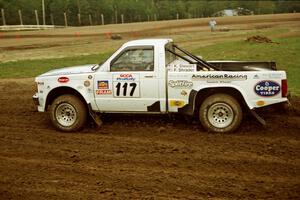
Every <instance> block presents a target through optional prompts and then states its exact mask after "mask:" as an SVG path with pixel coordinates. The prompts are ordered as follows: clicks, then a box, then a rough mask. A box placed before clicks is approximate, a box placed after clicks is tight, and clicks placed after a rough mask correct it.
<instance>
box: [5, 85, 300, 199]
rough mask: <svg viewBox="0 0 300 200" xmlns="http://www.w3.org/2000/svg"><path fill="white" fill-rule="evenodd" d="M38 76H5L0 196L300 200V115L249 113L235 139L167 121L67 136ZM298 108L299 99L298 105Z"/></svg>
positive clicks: (131, 121) (139, 121)
mask: <svg viewBox="0 0 300 200" xmlns="http://www.w3.org/2000/svg"><path fill="white" fill-rule="evenodd" d="M34 91H35V88H34V84H33V79H10V80H3V79H2V80H0V92H1V96H0V177H1V179H0V199H129V198H133V199H241V198H247V199H259V198H260V199H299V197H300V159H299V155H300V136H299V129H300V115H299V112H298V113H297V112H292V113H289V114H283V113H280V112H275V113H274V112H271V111H269V112H264V114H263V116H264V118H265V119H266V120H267V123H268V125H267V127H266V128H262V127H261V126H260V125H259V124H258V123H257V122H256V121H255V120H254V119H253V118H251V117H250V116H246V118H245V119H244V121H243V124H242V127H241V128H240V130H239V131H238V132H236V133H234V134H229V135H220V134H211V133H206V132H205V131H204V130H203V128H202V127H201V126H200V125H197V124H186V123H185V122H184V120H183V119H180V118H177V119H175V120H171V119H168V118H167V117H163V116H153V117H147V116H140V117H139V116H122V117H118V116H113V115H108V116H105V117H104V118H103V120H104V125H103V126H102V128H100V129H95V128H93V127H92V125H88V126H87V128H85V129H84V130H82V131H80V132H77V133H61V132H58V131H56V130H55V129H54V128H53V126H52V125H51V124H50V120H49V118H48V115H47V114H46V113H38V112H36V111H35V108H34V106H33V103H32V101H31V96H32V94H33V93H34ZM293 103H294V106H295V108H299V105H300V99H294V101H293Z"/></svg>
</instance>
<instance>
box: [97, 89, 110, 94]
mask: <svg viewBox="0 0 300 200" xmlns="http://www.w3.org/2000/svg"><path fill="white" fill-rule="evenodd" d="M96 94H97V95H104V94H112V91H111V90H96Z"/></svg>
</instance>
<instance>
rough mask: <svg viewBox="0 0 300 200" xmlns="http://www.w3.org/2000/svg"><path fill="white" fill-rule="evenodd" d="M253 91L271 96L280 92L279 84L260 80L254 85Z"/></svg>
mask: <svg viewBox="0 0 300 200" xmlns="http://www.w3.org/2000/svg"><path fill="white" fill-rule="evenodd" d="M254 91H255V93H256V94H257V95H259V96H262V97H271V96H275V95H277V94H278V93H279V92H280V85H279V84H278V83H276V82H274V81H260V82H258V83H257V84H256V85H255V86H254Z"/></svg>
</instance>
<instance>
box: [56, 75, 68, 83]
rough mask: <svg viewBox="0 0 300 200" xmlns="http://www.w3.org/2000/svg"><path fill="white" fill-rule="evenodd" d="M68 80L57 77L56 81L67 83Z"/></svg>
mask: <svg viewBox="0 0 300 200" xmlns="http://www.w3.org/2000/svg"><path fill="white" fill-rule="evenodd" d="M69 80H70V79H69V78H68V77H64V76H63V77H59V78H58V79H57V81H58V82H59V83H67V82H69Z"/></svg>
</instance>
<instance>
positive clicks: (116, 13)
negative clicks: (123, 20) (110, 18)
mask: <svg viewBox="0 0 300 200" xmlns="http://www.w3.org/2000/svg"><path fill="white" fill-rule="evenodd" d="M115 21H116V24H117V23H118V11H117V9H116V10H115Z"/></svg>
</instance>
